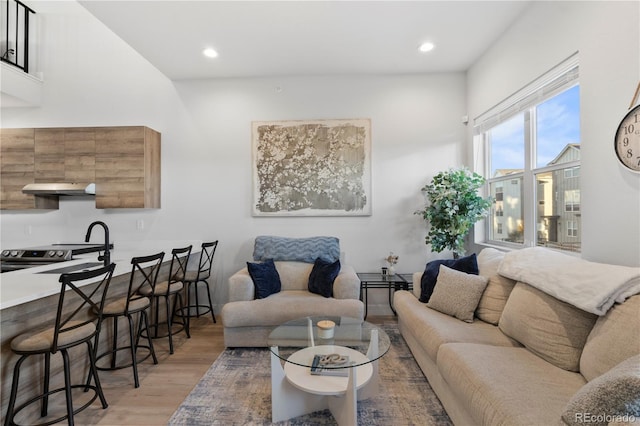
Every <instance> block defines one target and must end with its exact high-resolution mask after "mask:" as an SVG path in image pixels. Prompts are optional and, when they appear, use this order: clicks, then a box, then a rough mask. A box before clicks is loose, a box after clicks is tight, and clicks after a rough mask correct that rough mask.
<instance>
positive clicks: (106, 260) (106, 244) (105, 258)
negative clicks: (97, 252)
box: [84, 220, 111, 266]
mask: <svg viewBox="0 0 640 426" xmlns="http://www.w3.org/2000/svg"><path fill="white" fill-rule="evenodd" d="M96 225H100V226H102V227H103V228H104V255H102V256H98V260H103V261H104V266H109V264H110V263H111V254H110V253H109V227H108V226H107V224H106V223H104V222H101V221H99V220H97V221H95V222H92V223H91V225H89V229H88V230H87V236H86V237H84V242H85V243H88V242H89V238H90V237H91V230H92V229H93V227H94V226H96Z"/></svg>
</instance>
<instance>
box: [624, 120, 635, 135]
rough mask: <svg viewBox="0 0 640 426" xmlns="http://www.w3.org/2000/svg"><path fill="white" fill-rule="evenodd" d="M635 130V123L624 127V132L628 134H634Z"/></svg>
mask: <svg viewBox="0 0 640 426" xmlns="http://www.w3.org/2000/svg"><path fill="white" fill-rule="evenodd" d="M634 130H635V127H634V125H633V123H631V124H629V125H628V126H625V127H624V134H625V135H628V134H630V133H631V134H633V131H634Z"/></svg>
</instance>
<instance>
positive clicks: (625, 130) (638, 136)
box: [614, 105, 640, 173]
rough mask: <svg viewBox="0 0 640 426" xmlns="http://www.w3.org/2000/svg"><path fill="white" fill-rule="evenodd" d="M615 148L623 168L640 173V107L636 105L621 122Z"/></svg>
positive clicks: (617, 131)
mask: <svg viewBox="0 0 640 426" xmlns="http://www.w3.org/2000/svg"><path fill="white" fill-rule="evenodd" d="M614 148H615V151H616V156H617V157H618V160H619V161H620V163H622V165H623V166H625V167H626V168H627V169H629V170H631V171H633V172H636V173H640V105H636V107H635V108H633V109H632V110H631V111H629V112H628V113H627V115H625V116H624V118H623V119H622V121H621V122H620V125H619V126H618V130H616V137H615V140H614Z"/></svg>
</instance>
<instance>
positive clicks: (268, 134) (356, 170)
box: [252, 119, 371, 216]
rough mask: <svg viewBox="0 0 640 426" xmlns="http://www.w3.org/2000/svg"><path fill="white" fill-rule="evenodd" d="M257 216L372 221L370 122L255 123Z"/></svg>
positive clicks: (254, 166)
mask: <svg viewBox="0 0 640 426" xmlns="http://www.w3.org/2000/svg"><path fill="white" fill-rule="evenodd" d="M252 124H253V128H252V139H253V185H254V191H253V198H254V199H253V215H254V216H369V215H371V158H370V157H371V121H370V120H369V119H355V120H344V119H340V120H304V121H256V122H253V123H252Z"/></svg>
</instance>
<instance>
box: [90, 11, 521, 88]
mask: <svg viewBox="0 0 640 426" xmlns="http://www.w3.org/2000/svg"><path fill="white" fill-rule="evenodd" d="M528 3H530V1H524V0H516V1H480V0H477V1H407V2H405V1H164V0H163V1H113V0H108V1H101V0H81V1H80V4H82V5H83V6H84V7H85V8H86V9H87V10H89V11H90V12H91V13H92V14H93V15H94V16H96V17H97V18H98V19H99V20H101V21H102V22H103V23H104V24H105V25H107V27H109V28H110V29H111V30H112V31H113V32H115V33H116V34H117V35H118V36H120V37H121V38H122V39H123V40H124V41H125V42H127V43H128V44H129V45H131V46H132V47H133V48H134V49H136V50H137V51H138V52H139V53H140V54H141V55H142V56H144V57H145V58H146V59H147V60H149V61H150V62H151V63H152V64H153V65H155V66H156V67H157V68H158V69H159V70H160V71H161V72H163V73H164V74H165V75H167V76H168V77H169V78H171V79H173V80H179V79H198V78H218V77H257V76H282V75H318V74H354V73H356V74H363V73H365V74H366V73H375V74H387V73H394V74H397V73H425V72H452V71H465V70H467V69H468V68H469V67H470V66H471V65H472V64H473V62H474V61H475V60H476V59H477V58H478V57H479V56H480V55H481V54H482V53H483V52H484V51H485V50H486V49H487V48H488V47H489V46H490V45H491V44H492V43H494V42H495V40H496V39H497V38H498V37H499V36H500V35H501V34H502V33H503V32H504V31H505V30H506V29H507V28H508V27H509V26H510V24H511V23H512V22H513V21H514V20H515V19H516V18H517V17H518V15H519V14H520V13H522V11H523V10H524V9H525V8H526V7H527V5H528ZM424 41H431V42H433V43H435V45H436V48H435V49H434V50H433V51H432V52H430V53H426V54H425V53H420V52H419V51H418V46H419V45H420V44H421V43H422V42H424ZM205 47H213V48H215V49H216V50H217V51H218V53H219V56H218V57H217V58H215V59H208V58H205V57H204V56H203V55H202V50H203V49H204V48H205Z"/></svg>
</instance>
